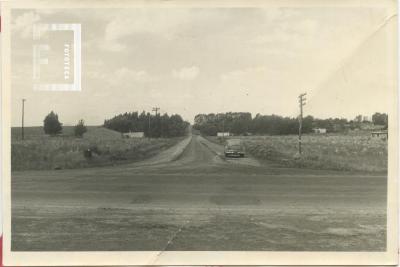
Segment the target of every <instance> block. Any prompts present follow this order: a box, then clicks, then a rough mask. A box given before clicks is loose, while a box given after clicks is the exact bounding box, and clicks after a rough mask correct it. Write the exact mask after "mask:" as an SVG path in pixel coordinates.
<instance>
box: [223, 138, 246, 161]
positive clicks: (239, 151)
mask: <svg viewBox="0 0 400 267" xmlns="http://www.w3.org/2000/svg"><path fill="white" fill-rule="evenodd" d="M244 154H245V151H244V146H243V143H242V141H241V140H240V139H229V140H227V141H226V145H225V157H241V158H243V157H244Z"/></svg>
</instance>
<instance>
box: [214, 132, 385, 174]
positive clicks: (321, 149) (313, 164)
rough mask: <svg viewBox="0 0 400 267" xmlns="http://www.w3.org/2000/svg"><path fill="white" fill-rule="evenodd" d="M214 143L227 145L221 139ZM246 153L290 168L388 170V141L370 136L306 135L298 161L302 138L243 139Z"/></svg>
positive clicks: (247, 137) (290, 136) (261, 137)
mask: <svg viewBox="0 0 400 267" xmlns="http://www.w3.org/2000/svg"><path fill="white" fill-rule="evenodd" d="M208 138H209V139H210V140H211V141H214V142H217V143H223V141H222V140H221V139H218V138H217V137H208ZM230 138H240V139H242V140H243V143H244V145H245V147H246V151H247V152H248V153H250V154H251V155H253V156H254V157H256V158H259V159H266V160H271V161H276V162H280V163H282V164H285V165H287V166H294V167H305V168H315V169H327V170H328V169H331V170H351V171H367V172H386V171H387V158H388V152H387V141H386V140H382V139H379V138H372V137H370V136H369V135H367V134H361V133H360V134H353V135H340V134H328V135H305V136H303V138H302V144H303V146H302V147H303V149H302V152H303V153H302V156H301V157H300V158H298V155H297V152H298V137H297V136H294V135H288V136H245V137H244V136H243V137H230Z"/></svg>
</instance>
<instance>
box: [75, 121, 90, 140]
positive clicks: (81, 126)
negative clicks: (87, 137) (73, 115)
mask: <svg viewBox="0 0 400 267" xmlns="http://www.w3.org/2000/svg"><path fill="white" fill-rule="evenodd" d="M86 132H87V128H86V126H85V122H84V121H83V120H79V122H78V124H77V125H75V127H74V134H75V136H77V137H82V136H83V134H84V133H86Z"/></svg>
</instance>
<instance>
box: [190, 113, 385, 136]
mask: <svg viewBox="0 0 400 267" xmlns="http://www.w3.org/2000/svg"><path fill="white" fill-rule="evenodd" d="M360 118H361V119H360ZM387 121H388V119H387V114H385V113H375V114H374V115H372V122H369V121H366V119H365V117H363V116H361V115H358V116H357V117H356V118H355V119H354V120H347V119H344V118H329V119H318V118H314V117H313V116H306V117H304V118H303V122H302V132H303V133H311V132H313V129H314V128H324V129H326V130H327V132H331V133H337V132H344V131H347V130H355V129H361V128H362V124H363V123H371V124H374V125H380V126H382V128H384V129H385V128H386V129H387ZM193 128H194V129H197V130H200V132H201V133H203V134H205V135H217V132H230V133H232V134H235V135H246V134H260V135H262V134H269V135H287V134H297V133H298V131H299V121H298V118H293V117H283V116H279V115H274V114H273V115H261V114H257V115H256V116H255V117H254V118H252V116H251V113H248V112H228V113H218V114H214V113H210V114H198V115H196V116H195V119H194V125H193Z"/></svg>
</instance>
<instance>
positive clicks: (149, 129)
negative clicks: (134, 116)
mask: <svg viewBox="0 0 400 267" xmlns="http://www.w3.org/2000/svg"><path fill="white" fill-rule="evenodd" d="M148 114H149V130H148V132H149V136H148V137H150V118H151V114H150V112H149V113H148Z"/></svg>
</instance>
